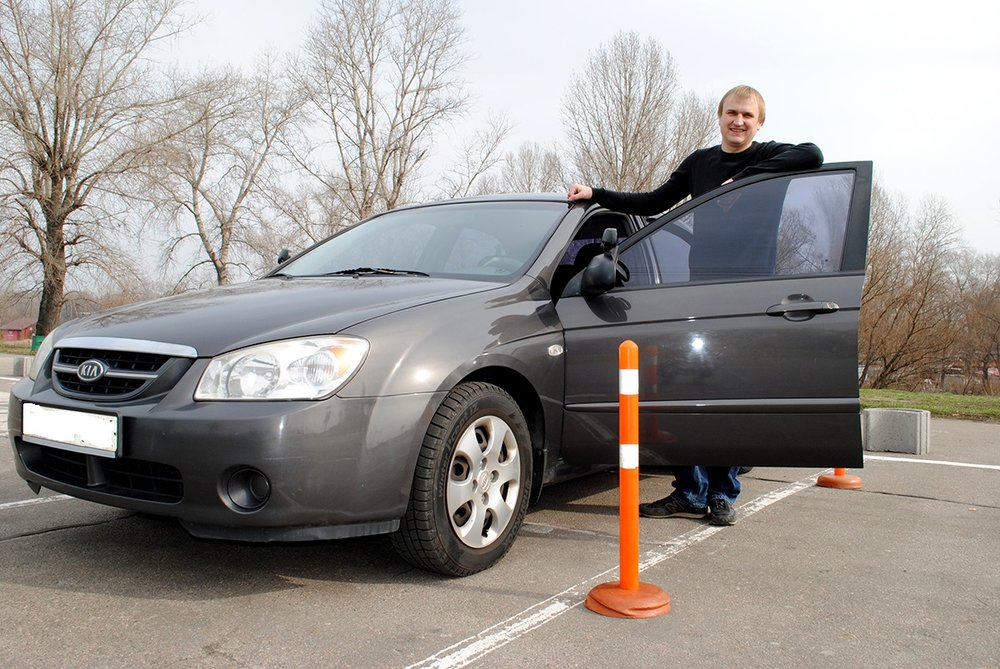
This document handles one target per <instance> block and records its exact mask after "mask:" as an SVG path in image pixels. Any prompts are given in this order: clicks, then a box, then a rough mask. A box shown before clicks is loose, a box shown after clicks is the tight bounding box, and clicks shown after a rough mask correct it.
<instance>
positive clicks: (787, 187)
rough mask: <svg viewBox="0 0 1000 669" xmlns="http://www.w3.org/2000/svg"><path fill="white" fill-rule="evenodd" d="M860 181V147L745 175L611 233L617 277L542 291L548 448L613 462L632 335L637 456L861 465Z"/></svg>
mask: <svg viewBox="0 0 1000 669" xmlns="http://www.w3.org/2000/svg"><path fill="white" fill-rule="evenodd" d="M871 185H872V165H871V163H870V162H859V163H839V164H831V165H826V166H824V167H822V168H820V169H818V170H814V171H809V172H803V173H794V174H781V175H759V176H756V177H752V178H749V179H744V180H741V181H738V182H735V183H733V184H729V185H727V186H725V187H723V188H719V189H717V190H715V191H713V192H711V193H707V194H705V195H703V196H701V197H699V198H697V199H695V200H692V201H691V202H688V203H686V204H684V205H682V206H680V207H678V208H676V209H674V210H673V211H671V212H669V213H668V214H666V215H664V216H662V217H661V218H659V219H658V220H655V221H653V222H652V223H651V224H650V225H648V226H646V227H645V228H643V230H641V231H640V232H638V233H637V234H635V235H633V236H631V237H630V238H629V239H628V240H626V241H625V242H624V243H622V244H621V246H620V256H619V262H621V263H622V264H624V265H625V266H626V267H627V269H628V274H629V278H628V281H627V282H625V283H624V284H623V285H620V286H617V287H614V288H612V289H610V290H607V291H606V292H603V293H601V294H598V295H593V296H583V295H581V294H579V291H577V292H576V294H574V293H573V287H574V285H576V286H579V284H580V282H579V281H576V282H575V284H574V282H571V283H570V288H569V292H568V293H567V294H565V295H564V296H563V297H562V299H560V300H559V301H558V303H557V305H556V309H557V312H558V314H559V317H560V319H561V321H562V325H563V327H564V329H565V336H566V347H565V349H566V367H565V369H566V385H565V388H566V394H565V403H566V419H565V425H564V435H563V447H562V455H563V459H564V460H565V461H566V462H567V463H576V462H579V463H609V464H613V463H616V462H617V461H618V446H617V444H618V418H617V406H618V374H617V360H618V346H619V344H620V343H621V342H622V341H624V340H626V339H631V340H633V341H635V342H636V343H637V344H638V346H639V356H640V360H639V364H640V373H639V376H640V388H639V402H640V404H639V406H640V460H641V461H642V462H644V463H646V464H663V465H671V464H678V465H681V464H686V465H692V464H699V465H771V466H822V467H833V466H836V467H859V466H861V465H862V464H863V462H862V447H861V421H860V417H859V413H860V402H859V399H858V377H857V369H858V367H857V341H858V314H859V310H860V306H861V291H862V287H863V284H864V278H865V253H866V248H867V239H868V218H869V206H870V199H871ZM585 271H586V270H585ZM595 370H597V371H595Z"/></svg>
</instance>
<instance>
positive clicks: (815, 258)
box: [621, 173, 853, 287]
mask: <svg viewBox="0 0 1000 669" xmlns="http://www.w3.org/2000/svg"><path fill="white" fill-rule="evenodd" d="M852 186H853V174H852V173H832V174H818V175H810V176H804V177H782V178H777V179H769V180H767V181H761V182H758V183H754V184H750V185H748V186H746V187H744V188H741V189H738V190H733V191H729V192H727V193H724V194H722V195H720V196H718V197H716V198H713V199H711V200H709V201H707V202H705V203H703V204H701V205H699V206H698V207H696V208H694V209H692V210H691V211H689V212H687V213H685V214H684V215H682V216H681V217H680V218H679V219H677V220H674V221H672V222H670V223H669V224H667V225H663V226H661V227H660V228H659V229H658V230H656V231H655V232H653V233H652V234H650V235H648V236H647V237H645V238H644V239H643V240H642V241H641V242H640V243H638V244H636V245H634V246H632V247H630V248H629V249H627V250H625V251H623V252H622V255H621V259H622V261H623V262H624V263H625V264H626V265H627V266H628V268H629V270H630V272H631V279H630V280H629V283H628V286H630V287H635V286H643V285H653V284H663V283H684V282H693V281H718V280H726V281H730V280H739V279H755V278H767V277H771V276H776V275H790V274H814V273H828V272H836V271H839V270H840V263H841V258H842V255H843V246H844V234H845V231H846V228H847V219H848V211H849V206H850V198H851V190H852Z"/></svg>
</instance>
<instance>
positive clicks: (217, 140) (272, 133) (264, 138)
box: [150, 62, 303, 285]
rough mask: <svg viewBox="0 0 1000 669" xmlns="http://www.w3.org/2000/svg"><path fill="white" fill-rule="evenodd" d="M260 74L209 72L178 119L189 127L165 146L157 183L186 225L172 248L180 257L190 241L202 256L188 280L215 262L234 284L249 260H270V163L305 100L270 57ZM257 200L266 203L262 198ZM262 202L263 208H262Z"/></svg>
mask: <svg viewBox="0 0 1000 669" xmlns="http://www.w3.org/2000/svg"><path fill="white" fill-rule="evenodd" d="M257 72H258V74H256V75H254V76H252V77H247V76H244V75H241V74H239V73H236V72H233V71H225V72H220V73H216V74H211V75H203V76H202V78H201V79H200V80H199V81H197V82H196V83H195V85H193V86H192V89H194V90H197V93H196V94H193V95H191V96H190V97H189V98H188V99H187V100H186V101H185V104H184V107H183V110H182V111H181V112H180V114H179V116H178V118H177V120H176V122H177V123H179V124H180V126H181V127H182V128H185V130H183V132H180V133H179V134H177V135H176V136H175V137H174V139H173V140H172V141H170V142H167V143H164V145H163V146H162V147H161V149H160V151H159V154H158V155H159V156H160V157H161V158H162V160H160V161H158V168H157V169H156V170H154V171H152V172H151V173H150V174H151V177H152V179H151V180H150V185H151V187H152V189H154V190H155V191H156V192H158V193H159V201H160V203H161V206H162V208H163V209H164V210H166V211H168V212H169V213H170V215H171V217H172V218H173V220H174V222H175V223H176V224H177V225H178V227H179V228H180V232H179V234H177V235H176V236H175V237H174V238H173V240H172V242H171V245H170V253H169V255H171V256H173V255H175V254H176V253H177V252H179V250H180V249H182V248H183V246H184V245H185V243H186V242H188V241H189V240H196V241H197V247H198V249H199V252H198V255H199V256H201V258H202V260H200V261H198V262H195V263H194V264H193V265H192V266H191V267H190V268H189V269H188V270H187V272H185V275H184V277H182V281H183V280H184V279H185V278H187V277H188V276H189V275H191V274H192V273H193V272H195V271H196V270H197V269H198V268H199V267H200V266H202V265H209V266H210V267H211V270H212V272H213V274H214V280H215V282H216V283H218V284H220V285H221V284H227V283H230V282H231V281H233V279H234V276H233V270H234V269H235V268H240V269H242V270H243V275H244V276H248V275H249V274H251V273H252V270H251V269H250V268H248V266H247V264H246V261H247V258H248V257H251V256H256V257H269V258H270V259H271V262H273V259H274V257H275V256H276V255H277V249H275V248H273V247H271V246H269V244H268V240H269V239H271V237H272V235H271V234H270V231H269V229H268V228H269V227H270V226H269V220H268V219H266V218H265V217H263V216H260V213H261V211H262V210H263V208H264V206H265V204H264V198H263V196H262V193H261V191H262V190H264V189H265V188H266V186H267V180H268V177H269V176H270V174H269V167H271V164H272V162H273V161H274V159H275V156H276V152H277V148H278V144H279V139H280V138H281V137H282V135H283V133H285V132H286V131H287V129H288V128H289V126H290V125H291V124H292V123H293V122H294V121H295V120H296V119H297V117H298V113H299V111H300V109H301V107H302V104H303V99H302V98H301V96H299V95H297V94H296V93H295V92H294V91H293V90H292V88H291V87H290V86H289V84H288V82H287V80H286V79H285V78H283V77H282V76H280V75H279V74H278V73H277V71H276V66H275V63H273V62H264V63H262V64H261V66H260V67H259V68H257ZM255 198H256V199H257V200H259V201H257V202H255ZM255 205H256V206H255Z"/></svg>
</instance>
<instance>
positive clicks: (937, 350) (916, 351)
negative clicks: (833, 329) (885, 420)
mask: <svg viewBox="0 0 1000 669" xmlns="http://www.w3.org/2000/svg"><path fill="white" fill-rule="evenodd" d="M871 225H872V228H871V232H870V234H869V254H868V278H867V281H866V284H865V289H864V293H863V295H862V299H861V319H860V344H859V356H860V360H861V364H862V374H861V382H862V383H867V384H868V385H870V386H872V387H875V388H884V387H887V386H889V385H892V384H900V383H902V384H907V383H909V384H913V383H915V382H919V381H921V380H922V379H924V378H928V377H932V376H936V375H937V374H938V373H939V370H940V369H941V367H942V366H943V365H945V364H947V360H948V357H949V354H950V352H951V350H952V345H953V342H954V341H955V339H956V335H955V331H954V329H953V328H952V327H951V325H950V324H951V321H952V320H953V318H954V316H955V313H954V305H953V303H952V300H951V299H950V290H949V274H948V273H949V268H950V262H951V257H952V254H953V252H954V248H955V241H956V236H957V229H956V227H955V225H954V222H953V221H952V217H951V214H950V212H949V211H948V207H947V205H946V204H945V203H944V202H943V201H941V200H940V199H935V198H927V199H925V200H924V201H923V203H922V205H921V208H920V211H919V213H918V215H917V217H916V219H915V220H912V221H911V220H910V218H909V215H908V214H907V212H906V209H905V206H904V205H902V204H901V202H900V201H899V200H895V199H893V198H891V197H890V196H888V195H887V194H886V193H885V192H884V191H883V190H882V189H880V188H876V189H875V190H874V193H873V202H872V217H871Z"/></svg>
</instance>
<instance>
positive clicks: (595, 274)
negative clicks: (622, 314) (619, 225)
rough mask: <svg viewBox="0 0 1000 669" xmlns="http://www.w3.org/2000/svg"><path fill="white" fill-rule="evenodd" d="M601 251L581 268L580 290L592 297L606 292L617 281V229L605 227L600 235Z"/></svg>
mask: <svg viewBox="0 0 1000 669" xmlns="http://www.w3.org/2000/svg"><path fill="white" fill-rule="evenodd" d="M601 251H602V253H599V254H597V255H596V256H594V258H593V259H592V260H591V261H590V263H589V264H588V265H587V268H586V269H585V270H583V276H582V277H581V280H580V292H581V293H582V294H583V295H586V296H588V297H592V296H594V295H600V294H602V293H606V292H608V291H609V290H611V289H612V288H614V287H615V284H616V282H617V281H618V230H617V229H615V228H605V230H604V234H603V235H602V236H601Z"/></svg>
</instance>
